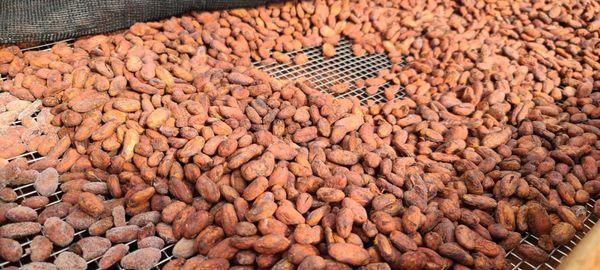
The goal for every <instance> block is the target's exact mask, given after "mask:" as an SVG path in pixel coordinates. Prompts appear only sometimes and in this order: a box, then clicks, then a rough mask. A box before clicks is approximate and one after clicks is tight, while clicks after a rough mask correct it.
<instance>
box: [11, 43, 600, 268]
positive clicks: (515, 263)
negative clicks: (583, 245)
mask: <svg viewBox="0 0 600 270" xmlns="http://www.w3.org/2000/svg"><path fill="white" fill-rule="evenodd" d="M61 42H66V43H67V44H72V43H73V40H72V39H69V40H64V41H61ZM54 44H55V43H50V44H46V45H41V46H36V47H30V48H26V49H23V51H28V50H50V49H51V47H52V46H53V45H54ZM351 47H352V44H351V42H350V41H348V40H342V41H340V43H339V45H338V46H337V47H336V51H337V54H336V56H334V57H332V58H325V57H324V56H323V55H322V53H321V49H320V47H310V48H305V49H303V50H301V51H295V52H289V53H287V54H288V55H289V56H290V57H291V58H293V57H294V56H296V55H297V54H299V53H304V54H306V55H307V56H308V62H307V63H306V64H305V65H295V64H278V63H273V64H267V65H263V64H260V63H254V64H255V66H256V67H258V68H259V69H262V70H264V71H266V72H268V73H269V74H270V75H272V76H274V77H276V78H279V79H288V80H293V79H299V78H305V79H307V80H309V81H310V82H312V83H313V84H314V86H315V87H316V88H317V89H319V90H320V91H323V92H329V88H330V87H331V86H333V85H335V84H338V83H341V82H353V81H356V80H359V79H363V80H364V79H367V78H372V77H375V76H377V72H378V71H380V70H382V69H388V68H390V67H391V65H392V64H391V62H390V61H389V59H388V58H387V57H386V56H385V55H383V54H373V55H366V56H362V57H355V56H354V55H353V54H352V50H351ZM0 79H1V80H4V79H6V77H0ZM388 86H390V84H389V82H388V83H386V84H384V85H382V86H380V87H379V89H378V91H377V92H376V93H375V94H373V95H367V94H366V92H365V89H364V88H358V87H356V86H355V85H354V84H350V88H349V90H348V91H347V92H345V93H343V94H334V96H335V97H339V98H341V97H347V96H356V97H358V98H359V100H360V101H361V102H363V103H366V102H367V101H368V100H372V101H374V102H385V101H386V100H387V99H386V98H385V97H384V95H383V89H385V88H386V87H388ZM404 96H405V93H404V88H402V87H401V88H400V90H399V91H398V92H397V93H396V94H395V98H402V97H404ZM12 125H20V122H19V121H15V122H14V123H12ZM18 157H24V158H26V159H27V161H28V162H29V163H33V162H35V161H38V160H40V159H43V158H44V157H42V156H41V155H39V154H38V153H36V152H29V153H24V154H22V155H19V156H16V157H13V158H11V159H9V160H12V159H15V158H18ZM14 191H15V192H16V193H17V195H18V196H17V200H16V203H20V202H21V201H22V200H23V199H25V198H29V197H33V196H36V195H38V194H37V192H36V191H35V188H34V187H33V184H27V185H23V186H20V187H15V188H14ZM62 193H63V192H62V191H60V190H59V191H57V192H55V193H54V194H52V195H51V196H49V199H50V202H49V204H48V205H47V206H46V207H48V206H51V205H54V204H57V203H59V202H61V196H62ZM593 205H594V201H593V200H592V201H590V202H588V203H587V205H586V219H585V223H584V229H583V230H582V231H580V232H577V234H576V236H575V238H574V239H573V240H571V241H570V242H569V243H568V244H567V245H564V246H560V247H556V248H555V249H554V250H553V251H551V252H550V253H549V254H550V260H549V261H548V262H547V263H545V264H542V265H539V266H535V265H532V264H530V263H528V262H526V261H524V260H523V259H522V258H521V257H520V256H519V255H517V254H516V253H514V252H512V251H509V252H508V253H507V255H506V257H507V259H508V260H509V262H510V264H511V265H510V268H511V269H527V270H531V269H555V268H557V266H558V265H559V264H560V262H561V260H562V259H563V258H564V257H565V256H566V255H568V254H569V252H570V251H571V250H572V249H573V248H574V247H575V245H576V244H577V243H578V242H579V241H580V240H581V239H582V238H583V237H584V236H585V234H586V233H587V232H588V231H589V230H590V229H591V228H592V227H593V226H594V224H596V222H597V221H598V218H597V217H595V216H594V215H592V209H593ZM42 210H43V209H36V211H37V212H38V214H39V213H41V211H42ZM87 236H89V233H88V232H87V231H86V230H79V231H76V233H75V239H74V240H73V242H74V243H75V242H77V241H78V240H79V239H82V238H84V237H87ZM32 239H33V236H31V237H24V238H21V239H18V241H19V242H20V243H21V245H22V247H23V250H24V253H23V256H22V258H21V260H20V261H18V262H14V263H11V262H5V261H3V262H0V269H1V268H4V267H8V266H16V267H20V266H23V265H25V264H27V263H29V262H30V258H29V254H30V253H31V251H30V249H29V245H30V244H31V241H32ZM521 242H525V243H530V244H536V243H537V237H535V236H533V235H529V234H526V235H525V237H524V238H523V239H522V240H521ZM126 245H128V246H129V251H130V252H131V251H134V250H136V249H137V241H136V240H133V241H130V242H128V243H126ZM173 246H174V244H168V245H166V246H165V247H164V248H162V250H161V259H160V261H159V263H158V264H157V265H156V266H155V267H154V268H153V269H160V268H161V267H162V266H164V264H166V263H167V262H168V261H169V260H171V259H172V258H173V254H172V250H173ZM67 250H69V247H66V248H63V249H60V250H57V251H54V252H53V253H52V256H51V258H50V259H49V260H50V261H53V260H54V259H55V258H56V256H57V255H58V254H60V253H61V252H63V251H67ZM99 260H100V257H98V258H94V259H91V260H89V261H88V262H87V263H88V268H90V269H96V268H98V262H99ZM111 269H122V268H121V267H120V266H119V265H118V264H117V265H115V266H113V267H112V268H111Z"/></svg>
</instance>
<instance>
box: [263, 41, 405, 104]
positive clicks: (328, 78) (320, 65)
mask: <svg viewBox="0 0 600 270" xmlns="http://www.w3.org/2000/svg"><path fill="white" fill-rule="evenodd" d="M300 53H304V54H306V56H308V62H307V63H306V64H304V65H296V64H294V63H289V64H280V63H272V64H266V65H263V64H261V63H258V62H254V65H255V66H256V67H258V68H259V69H261V70H263V71H265V72H267V73H269V75H271V76H273V77H275V78H277V79H284V80H296V79H305V80H306V81H308V82H310V83H312V84H313V85H314V87H315V88H316V89H318V90H320V91H321V92H324V93H330V94H332V95H333V96H334V97H336V98H343V97H350V96H355V97H357V98H358V99H359V100H360V101H361V103H362V104H366V102H367V100H372V101H375V102H385V101H387V99H386V98H385V96H384V95H383V90H384V89H385V88H387V87H389V86H391V83H390V82H387V83H385V84H383V85H381V86H380V87H379V89H378V90H377V92H376V93H375V94H374V95H371V96H369V95H368V94H367V93H366V92H365V87H362V88H358V87H356V85H355V84H354V83H353V82H355V81H357V80H359V79H361V80H365V79H368V78H373V77H377V73H378V72H379V71H380V70H384V69H389V68H391V67H392V63H391V62H390V60H389V59H388V58H387V56H386V55H385V54H371V55H364V56H361V57H356V56H354V54H353V53H352V43H351V42H350V41H349V40H347V39H342V40H340V42H339V44H338V45H337V46H336V54H335V56H333V57H331V58H325V57H324V56H323V53H322V52H321V46H315V47H308V48H305V49H302V50H298V51H293V52H288V53H286V54H287V55H288V56H289V57H290V58H291V59H293V58H294V57H295V56H296V55H298V54H300ZM401 65H404V63H401ZM344 82H350V85H349V89H348V91H346V92H345V93H342V94H335V93H331V92H329V88H330V87H331V86H333V85H336V84H339V83H344ZM404 96H405V93H404V88H403V87H400V90H399V91H397V92H396V95H395V98H396V99H398V98H402V97H404Z"/></svg>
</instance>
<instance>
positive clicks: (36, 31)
mask: <svg viewBox="0 0 600 270" xmlns="http://www.w3.org/2000/svg"><path fill="white" fill-rule="evenodd" d="M279 1H280V0H0V43H25V42H27V43H45V42H52V41H57V40H62V39H67V38H73V37H79V36H84V35H91V34H98V33H106V32H111V31H115V30H119V29H123V28H127V27H129V26H130V25H132V24H134V23H135V22H146V21H153V20H159V19H163V18H167V17H169V16H173V15H177V14H182V13H185V12H187V11H190V10H222V9H230V8H238V7H250V6H259V5H263V4H266V3H268V2H279Z"/></svg>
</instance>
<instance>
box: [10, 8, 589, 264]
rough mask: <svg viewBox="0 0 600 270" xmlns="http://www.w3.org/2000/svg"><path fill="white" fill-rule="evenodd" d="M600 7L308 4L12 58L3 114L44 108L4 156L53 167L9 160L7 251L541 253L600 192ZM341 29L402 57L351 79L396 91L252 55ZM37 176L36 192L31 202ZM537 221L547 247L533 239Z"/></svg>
mask: <svg viewBox="0 0 600 270" xmlns="http://www.w3.org/2000/svg"><path fill="white" fill-rule="evenodd" d="M599 12H600V4H598V3H597V2H595V1H560V3H559V2H556V1H531V2H530V1H521V0H520V1H472V0H463V1H413V0H402V1H401V0H392V1H383V0H377V1H367V0H357V1H349V0H327V1H325V0H317V1H288V2H286V3H283V4H274V5H269V6H266V7H259V8H255V9H235V10H228V11H221V12H193V13H191V14H187V15H183V16H181V17H177V18H171V19H167V20H164V21H160V22H149V23H137V24H135V25H133V26H132V27H131V28H130V29H129V30H127V31H125V32H122V33H117V34H111V35H99V36H93V37H88V38H84V39H80V40H78V41H76V42H75V44H74V45H73V46H68V45H67V44H64V43H59V44H56V45H54V46H53V47H52V49H51V50H50V51H28V52H24V53H22V52H21V51H19V49H18V48H16V47H9V48H5V49H2V50H0V73H1V74H6V75H8V77H9V79H7V80H5V81H4V82H1V83H0V89H1V90H2V91H4V92H7V93H2V95H5V96H2V98H1V99H0V101H2V102H0V105H2V108H3V109H5V110H6V112H3V113H2V114H1V117H0V120H2V119H9V120H6V121H4V120H2V121H0V122H2V124H7V123H9V122H11V121H13V120H15V119H14V118H15V117H16V118H19V117H21V113H20V112H22V111H23V110H25V107H27V108H29V106H31V107H36V106H37V107H40V106H41V107H42V112H43V113H41V115H42V117H41V118H40V117H39V116H38V120H34V119H33V118H32V119H29V118H31V117H29V115H31V113H29V112H25V113H23V114H22V117H21V118H22V119H24V120H23V125H24V126H25V128H18V127H8V126H2V128H1V131H2V134H3V136H0V149H1V150H0V152H1V153H2V154H1V157H2V158H8V157H12V156H16V155H19V154H22V153H24V152H26V151H37V152H38V153H39V154H40V155H42V156H44V157H45V158H44V159H41V160H39V161H36V162H34V163H32V164H28V163H27V160H26V159H25V158H17V159H13V160H11V161H10V162H8V161H6V160H2V161H1V162H0V167H1V169H0V182H1V183H2V185H3V186H6V187H4V188H2V189H0V200H1V201H2V203H1V204H0V257H2V259H3V260H7V261H11V262H14V261H18V260H20V259H21V257H22V256H26V257H27V258H28V260H29V261H31V263H29V264H27V265H25V266H23V269H85V268H86V267H87V266H86V261H90V260H94V259H98V265H99V267H100V268H102V269H107V268H110V267H114V266H115V265H117V264H120V266H121V267H123V268H125V269H149V268H151V267H152V266H154V265H155V264H157V263H158V262H159V260H160V258H161V249H162V248H163V247H165V245H169V244H175V245H174V248H173V255H174V257H175V258H174V259H173V260H171V261H169V262H167V263H166V264H165V265H164V266H163V269H227V268H231V269H253V268H273V269H348V268H358V267H360V268H361V269H372V270H375V269H447V268H450V267H453V268H454V269H470V268H476V269H505V268H506V267H508V266H509V264H508V262H507V261H506V259H505V255H506V253H507V252H508V251H510V250H513V249H514V250H515V251H516V252H517V253H518V254H520V255H521V256H523V257H524V258H526V259H527V260H529V262H530V263H532V264H541V263H543V262H545V261H546V260H547V259H548V253H547V252H549V251H551V250H552V249H553V248H554V247H556V246H559V245H563V244H565V243H568V242H569V241H570V240H571V239H572V238H573V237H574V235H575V234H576V232H577V231H578V230H582V229H583V227H584V226H583V221H584V220H585V218H586V207H585V204H586V203H588V201H589V200H590V199H593V198H595V197H597V195H598V193H600V177H599V175H598V165H599V161H600V151H599V149H600V143H599V140H598V137H599V136H600V119H599V118H600V93H598V92H597V91H596V92H595V91H593V90H594V89H598V88H600V62H599V61H600V56H599V55H600V49H599V48H600V47H599V45H600V15H599ZM341 38H346V39H349V40H351V41H352V42H353V44H354V45H353V47H352V51H353V53H354V54H355V55H356V56H361V55H364V54H373V53H385V54H387V56H388V57H389V59H390V61H391V62H392V67H391V68H390V69H388V70H381V71H380V72H379V73H378V74H377V76H376V77H373V78H369V79H367V80H365V81H353V82H344V83H342V84H340V85H336V86H334V87H332V88H331V89H330V90H331V92H333V93H341V92H344V91H347V90H348V87H349V85H351V84H355V85H356V86H357V87H363V88H364V89H365V91H366V93H367V95H372V94H373V93H375V92H377V91H378V89H379V88H381V87H382V85H384V84H385V83H386V82H391V84H390V85H391V86H389V87H385V89H383V91H384V93H385V96H386V97H387V98H388V99H389V100H388V101H387V102H385V103H378V104H376V103H373V102H368V103H367V104H366V105H361V104H360V102H359V100H358V99H357V98H355V97H352V98H346V99H334V98H333V97H332V96H331V95H330V94H325V93H322V92H320V91H318V90H316V89H315V88H314V86H313V85H312V84H311V82H309V81H306V80H302V79H300V80H297V81H282V80H277V79H275V78H273V77H271V76H270V75H269V74H267V73H265V72H263V71H261V70H259V69H257V68H255V67H254V66H253V65H252V62H261V63H263V64H269V63H274V62H279V63H284V64H290V65H303V64H306V62H307V61H308V57H307V56H306V55H305V54H302V53H300V54H298V55H297V56H295V57H293V58H290V57H289V56H288V55H287V54H285V52H290V51H295V50H299V49H302V48H305V47H310V46H322V52H323V54H324V55H325V56H326V57H332V56H334V55H335V53H336V51H335V50H336V48H335V45H336V44H337V43H338V42H339V41H340V39H341ZM403 60H405V61H406V63H407V64H406V65H401V64H400V63H401V62H402V61H403ZM400 86H404V88H405V89H406V94H407V97H406V98H403V99H398V100H394V99H393V97H394V95H395V93H396V92H397V91H399V89H400ZM9 94H10V95H9ZM9 96H14V97H16V98H18V99H20V100H24V101H27V103H18V104H12V103H11V102H15V101H14V100H15V99H12V98H10V97H9ZM36 100H38V101H36ZM39 101H41V104H39ZM19 102H21V101H19ZM36 102H37V103H36ZM11 104H12V105H11ZM32 104H33V105H32ZM37 107H36V108H37ZM15 108H16V109H15ZM16 110H20V111H19V112H14V111H16ZM8 113H9V114H8ZM28 117H29V118H28ZM31 183H33V186H34V187H35V189H36V191H37V195H36V196H33V197H29V198H26V199H18V200H17V197H18V196H17V194H16V193H15V191H14V190H13V188H15V187H18V186H20V185H25V184H31ZM59 190H60V194H61V201H60V202H58V203H55V204H51V205H48V204H49V198H48V196H52V195H53V194H57V191H59ZM36 209H37V211H36ZM595 213H596V214H597V215H598V214H600V204H597V207H596V208H595ZM81 230H86V231H87V234H86V237H84V238H82V239H80V240H77V239H75V238H74V234H75V232H76V231H81ZM526 232H527V233H530V234H533V235H535V236H537V237H538V239H539V241H538V242H537V245H535V246H534V245H530V244H525V243H523V244H521V243H520V239H521V237H522V235H523V234H524V233H526ZM87 235H89V236H87ZM24 237H29V238H32V239H33V240H32V242H31V244H30V245H29V247H28V248H26V249H25V250H23V248H22V247H21V245H20V242H19V241H20V239H23V238H24ZM132 241H135V244H133V247H137V248H132V249H131V250H130V245H128V243H130V242H132ZM65 247H67V248H68V249H67V251H65V252H62V253H60V254H59V255H58V256H56V257H50V255H51V254H52V253H53V252H54V251H57V250H60V249H62V248H65ZM90 267H92V266H91V265H90ZM94 267H95V265H94ZM9 269H10V268H9Z"/></svg>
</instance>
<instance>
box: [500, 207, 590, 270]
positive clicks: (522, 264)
mask: <svg viewBox="0 0 600 270" xmlns="http://www.w3.org/2000/svg"><path fill="white" fill-rule="evenodd" d="M594 202H595V200H593V199H592V200H590V201H589V202H588V203H587V204H586V205H585V208H586V209H585V210H586V218H585V222H584V223H583V230H581V231H578V232H577V233H576V234H575V237H574V238H573V239H572V240H571V241H570V242H569V243H567V244H566V245H563V246H559V247H556V248H554V250H552V251H551V252H549V255H550V259H549V260H548V262H546V263H544V264H541V265H537V266H536V265H532V264H530V263H529V262H527V261H524V260H523V258H521V257H520V256H519V255H518V254H516V253H515V252H514V251H512V250H511V251H510V252H508V253H507V254H506V258H507V259H508V261H509V262H510V264H511V265H510V267H511V269H513V270H515V269H524V270H538V269H550V270H554V269H556V268H558V266H559V265H560V263H561V262H562V259H564V258H565V257H566V256H567V255H568V254H569V253H570V252H571V251H572V250H573V248H574V247H575V245H577V243H579V241H581V239H583V237H584V236H585V234H586V233H588V232H589V231H590V230H591V229H592V227H594V225H595V224H596V223H597V222H598V217H596V216H595V215H593V214H592V211H593V209H594ZM537 241H538V238H537V237H536V236H534V235H531V234H528V233H526V234H525V237H523V239H521V243H527V244H531V245H536V244H537Z"/></svg>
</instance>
